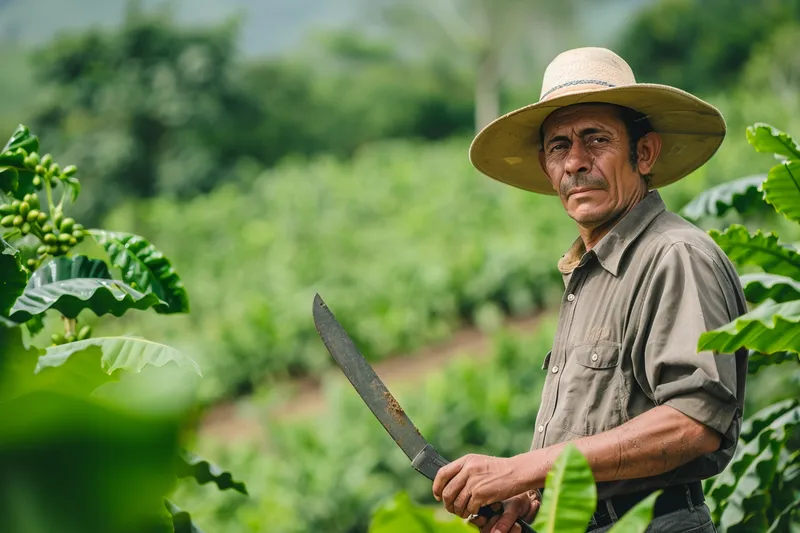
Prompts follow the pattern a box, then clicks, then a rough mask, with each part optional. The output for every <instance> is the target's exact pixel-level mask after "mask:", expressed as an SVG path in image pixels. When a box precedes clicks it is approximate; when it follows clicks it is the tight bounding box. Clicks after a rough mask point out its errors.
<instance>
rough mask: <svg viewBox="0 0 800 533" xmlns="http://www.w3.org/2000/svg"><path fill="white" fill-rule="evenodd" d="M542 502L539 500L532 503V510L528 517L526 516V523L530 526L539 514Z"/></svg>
mask: <svg viewBox="0 0 800 533" xmlns="http://www.w3.org/2000/svg"><path fill="white" fill-rule="evenodd" d="M541 505H542V502H541V501H539V500H533V501H532V502H531V510H530V512H529V514H528V515H526V516H525V521H526V522H528V523H529V524H532V523H533V519H534V518H536V514H537V513H538V512H539V507H541Z"/></svg>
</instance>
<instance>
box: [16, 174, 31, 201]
mask: <svg viewBox="0 0 800 533" xmlns="http://www.w3.org/2000/svg"><path fill="white" fill-rule="evenodd" d="M17 175H18V178H17V181H18V183H17V189H16V191H14V196H16V197H17V198H22V197H23V196H25V195H26V194H36V187H34V186H33V178H34V177H35V176H36V175H35V174H34V173H33V172H31V171H30V170H23V169H17Z"/></svg>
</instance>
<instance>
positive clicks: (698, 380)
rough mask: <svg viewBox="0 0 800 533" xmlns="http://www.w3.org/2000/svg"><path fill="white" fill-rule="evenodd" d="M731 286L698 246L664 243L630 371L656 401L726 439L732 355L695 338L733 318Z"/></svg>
mask: <svg viewBox="0 0 800 533" xmlns="http://www.w3.org/2000/svg"><path fill="white" fill-rule="evenodd" d="M735 291H736V288H735V286H734V285H733V282H732V281H731V280H730V279H729V277H728V276H726V275H725V273H724V271H723V270H722V269H721V268H720V267H719V266H718V265H716V264H715V262H714V260H713V259H712V258H711V256H709V254H708V253H707V252H706V251H704V250H702V249H699V248H698V247H696V246H692V245H691V244H688V243H684V242H677V243H674V244H672V245H671V246H670V248H669V249H668V250H667V251H666V252H665V253H664V255H663V256H662V258H661V260H660V261H659V263H658V265H657V266H656V268H655V272H654V274H653V276H652V278H651V281H650V284H649V286H648V288H647V290H646V294H645V301H644V305H643V309H642V317H641V320H640V331H639V334H640V335H644V336H645V337H644V340H645V349H644V356H643V358H642V359H640V360H639V366H640V368H639V369H637V370H636V371H635V375H636V379H637V381H638V382H639V385H640V386H641V387H642V389H643V390H644V391H645V392H646V393H647V394H648V396H649V397H650V398H651V400H653V402H655V403H656V404H657V405H668V406H670V407H673V408H674V409H677V410H678V411H680V412H681V413H683V414H685V415H687V416H689V417H691V418H693V419H694V420H697V421H698V422H700V423H702V424H705V425H706V426H708V427H710V428H712V429H714V430H716V431H717V432H719V433H720V435H723V436H725V437H726V439H725V440H727V441H730V440H732V441H733V442H734V443H735V442H736V439H737V438H738V431H736V430H735V429H736V428H738V427H739V424H732V422H734V417H735V416H736V415H737V410H738V409H739V403H738V402H737V398H736V391H737V375H736V373H737V365H736V355H735V354H717V353H714V352H711V351H703V352H699V353H698V351H697V341H698V339H699V338H700V335H701V334H702V333H704V332H706V331H709V330H712V329H716V328H718V327H720V326H722V325H724V324H727V323H729V322H730V321H731V320H732V319H734V318H735V317H736V316H737V313H736V312H735V309H736V304H735V294H736V292H735ZM739 416H741V414H740V413H739ZM734 433H735V434H734Z"/></svg>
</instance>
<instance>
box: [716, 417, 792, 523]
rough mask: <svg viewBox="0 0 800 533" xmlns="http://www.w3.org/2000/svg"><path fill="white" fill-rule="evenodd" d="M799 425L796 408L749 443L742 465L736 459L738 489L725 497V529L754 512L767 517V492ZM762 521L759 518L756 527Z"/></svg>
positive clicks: (734, 489)
mask: <svg viewBox="0 0 800 533" xmlns="http://www.w3.org/2000/svg"><path fill="white" fill-rule="evenodd" d="M798 425H800V408H795V409H792V410H791V411H789V412H787V413H784V414H783V415H781V416H780V417H778V418H777V419H775V420H774V421H773V422H772V423H771V424H770V425H769V426H767V427H766V428H765V429H764V430H762V431H761V433H759V435H758V436H757V437H756V438H755V439H753V440H752V441H751V442H749V443H748V444H747V445H746V446H745V450H744V453H743V454H742V455H741V456H740V457H739V459H738V461H737V459H736V458H734V461H732V464H731V466H730V469H731V471H732V472H733V473H734V474H736V477H735V486H734V487H733V490H732V492H731V493H730V495H728V496H727V497H725V503H724V508H723V509H722V513H721V515H720V526H721V528H723V529H726V530H727V529H729V528H731V527H732V526H736V525H738V524H740V523H742V522H744V521H745V517H746V515H749V514H751V513H752V512H753V511H760V513H761V514H763V512H764V510H765V509H764V508H763V507H762V506H764V504H765V503H768V502H769V495H768V493H767V492H766V491H768V489H769V486H770V484H771V483H772V479H773V477H774V476H775V474H776V471H777V465H778V460H779V458H780V451H781V449H782V448H783V446H784V445H785V443H786V440H787V439H788V438H789V436H790V435H791V434H792V432H793V431H794V430H795V428H797V427H798ZM743 467H744V468H743ZM750 520H753V518H750V519H749V520H748V521H750ZM762 520H763V518H760V517H756V522H755V523H760V522H761V521H762Z"/></svg>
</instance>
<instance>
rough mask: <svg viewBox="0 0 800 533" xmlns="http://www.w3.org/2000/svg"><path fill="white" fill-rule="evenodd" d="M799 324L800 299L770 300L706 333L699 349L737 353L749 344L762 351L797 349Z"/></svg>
mask: <svg viewBox="0 0 800 533" xmlns="http://www.w3.org/2000/svg"><path fill="white" fill-rule="evenodd" d="M798 323H800V300H794V301H789V302H783V303H776V302H773V301H772V300H767V301H765V302H764V303H762V304H761V305H760V306H758V307H757V308H755V309H753V310H752V311H750V312H749V313H746V314H744V315H742V316H740V317H738V318H737V319H736V320H734V321H733V322H731V323H729V324H726V325H725V326H722V327H720V328H717V329H715V330H713V331H709V332H706V333H703V334H702V335H701V336H700V340H699V342H698V349H700V350H715V351H717V352H719V353H733V352H735V351H736V350H738V349H739V348H740V347H742V346H745V347H747V348H752V349H753V350H757V351H758V352H761V353H774V352H780V351H784V350H790V351H797V350H798V341H797V332H798V331H800V326H799V325H798Z"/></svg>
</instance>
